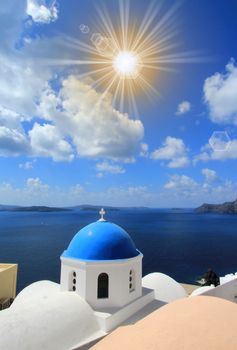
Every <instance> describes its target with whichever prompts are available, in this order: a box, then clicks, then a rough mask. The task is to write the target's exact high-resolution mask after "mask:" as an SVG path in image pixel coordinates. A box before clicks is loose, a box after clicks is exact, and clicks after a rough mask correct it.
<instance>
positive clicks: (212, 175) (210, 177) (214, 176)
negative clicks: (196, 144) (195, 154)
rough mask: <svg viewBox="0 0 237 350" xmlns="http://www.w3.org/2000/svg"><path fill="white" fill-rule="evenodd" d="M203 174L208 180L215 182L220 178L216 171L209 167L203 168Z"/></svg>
mask: <svg viewBox="0 0 237 350" xmlns="http://www.w3.org/2000/svg"><path fill="white" fill-rule="evenodd" d="M202 174H203V175H204V176H205V180H206V181H207V182H213V181H215V180H217V178H218V176H217V173H216V171H215V170H211V169H208V168H204V169H202Z"/></svg>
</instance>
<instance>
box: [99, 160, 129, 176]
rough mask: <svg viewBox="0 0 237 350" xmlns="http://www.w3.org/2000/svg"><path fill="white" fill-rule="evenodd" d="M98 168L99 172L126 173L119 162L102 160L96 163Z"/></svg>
mask: <svg viewBox="0 0 237 350" xmlns="http://www.w3.org/2000/svg"><path fill="white" fill-rule="evenodd" d="M96 170H97V171H98V172H99V174H104V173H110V174H124V173H125V169H124V168H123V167H121V166H120V165H117V164H110V163H109V162H106V161H104V162H102V163H97V164H96Z"/></svg>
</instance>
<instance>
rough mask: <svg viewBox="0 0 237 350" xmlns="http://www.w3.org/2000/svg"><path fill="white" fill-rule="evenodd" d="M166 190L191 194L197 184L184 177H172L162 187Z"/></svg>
mask: <svg viewBox="0 0 237 350" xmlns="http://www.w3.org/2000/svg"><path fill="white" fill-rule="evenodd" d="M164 187H165V188H166V189H169V190H170V189H176V190H177V189H179V190H182V191H189V192H192V191H193V190H194V189H195V188H196V187H197V182H196V181H194V180H193V179H192V178H191V177H189V176H186V175H172V176H170V179H169V181H168V182H167V183H166V184H165V186H164Z"/></svg>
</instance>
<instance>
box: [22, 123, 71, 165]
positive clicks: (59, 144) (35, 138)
mask: <svg viewBox="0 0 237 350" xmlns="http://www.w3.org/2000/svg"><path fill="white" fill-rule="evenodd" d="M29 137H30V142H31V147H32V153H33V155H37V156H41V157H52V158H53V160H55V161H65V160H66V161H71V160H72V159H73V158H74V155H73V150H72V147H71V145H70V144H69V143H68V142H67V141H65V140H64V139H63V137H62V135H61V134H60V132H59V131H58V130H57V128H56V127H55V126H54V125H50V124H44V125H39V124H38V123H35V124H34V126H33V128H32V130H30V131H29Z"/></svg>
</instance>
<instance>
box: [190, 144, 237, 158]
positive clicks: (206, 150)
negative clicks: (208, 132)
mask: <svg viewBox="0 0 237 350" xmlns="http://www.w3.org/2000/svg"><path fill="white" fill-rule="evenodd" d="M227 159H237V140H236V139H234V140H231V141H229V143H228V147H227V148H226V149H223V150H221V151H220V150H218V149H213V147H211V146H210V144H206V145H205V146H203V147H202V148H201V151H200V153H199V154H198V155H197V156H196V157H195V158H194V164H196V163H197V162H198V161H209V160H221V161H224V160H227Z"/></svg>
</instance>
